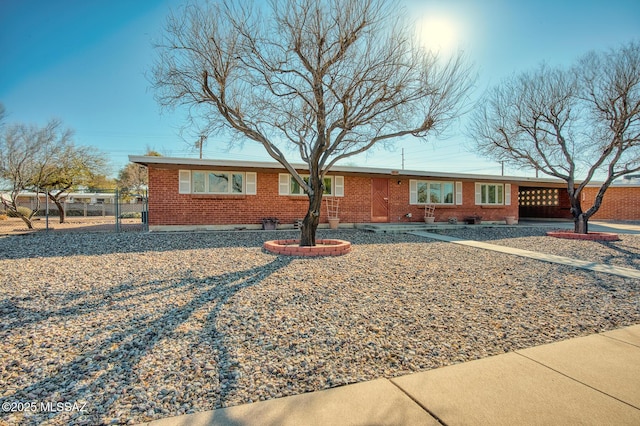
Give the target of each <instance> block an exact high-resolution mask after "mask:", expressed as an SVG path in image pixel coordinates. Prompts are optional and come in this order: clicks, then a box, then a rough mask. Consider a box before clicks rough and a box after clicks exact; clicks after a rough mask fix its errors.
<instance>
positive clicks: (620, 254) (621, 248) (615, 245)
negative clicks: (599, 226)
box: [596, 240, 640, 269]
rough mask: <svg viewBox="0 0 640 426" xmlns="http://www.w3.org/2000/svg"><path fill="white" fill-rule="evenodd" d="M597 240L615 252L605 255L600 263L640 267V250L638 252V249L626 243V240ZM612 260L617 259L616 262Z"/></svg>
mask: <svg viewBox="0 0 640 426" xmlns="http://www.w3.org/2000/svg"><path fill="white" fill-rule="evenodd" d="M596 242H597V243H598V244H600V245H601V246H603V247H606V248H608V249H609V250H611V251H613V252H614V253H615V254H611V255H609V256H606V257H604V258H603V259H602V261H601V262H600V263H604V264H607V265H611V264H617V265H620V264H624V265H628V266H630V267H632V268H634V269H639V268H640V252H638V249H637V248H636V247H633V246H630V245H627V244H625V243H624V240H619V241H596ZM612 261H615V263H612Z"/></svg>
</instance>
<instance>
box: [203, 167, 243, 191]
mask: <svg viewBox="0 0 640 426" xmlns="http://www.w3.org/2000/svg"><path fill="white" fill-rule="evenodd" d="M191 180H192V186H191V188H192V190H193V193H194V194H243V193H244V173H240V172H215V171H199V170H194V171H192V172H191Z"/></svg>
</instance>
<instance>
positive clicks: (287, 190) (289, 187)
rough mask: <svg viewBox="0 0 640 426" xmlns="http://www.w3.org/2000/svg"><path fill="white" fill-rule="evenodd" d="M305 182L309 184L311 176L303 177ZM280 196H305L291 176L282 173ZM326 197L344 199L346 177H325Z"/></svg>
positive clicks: (280, 177)
mask: <svg viewBox="0 0 640 426" xmlns="http://www.w3.org/2000/svg"><path fill="white" fill-rule="evenodd" d="M302 179H304V181H305V182H307V183H308V182H309V176H308V175H307V176H302ZM279 181H280V190H279V194H280V195H305V194H306V193H305V191H304V189H303V188H302V187H301V186H300V184H299V183H298V182H297V181H296V180H295V179H294V178H293V177H292V176H291V175H290V174H286V173H280V176H279ZM323 194H324V195H329V196H335V197H343V196H344V177H343V176H325V177H324V192H323Z"/></svg>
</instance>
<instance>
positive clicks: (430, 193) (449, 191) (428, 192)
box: [414, 180, 455, 204]
mask: <svg viewBox="0 0 640 426" xmlns="http://www.w3.org/2000/svg"><path fill="white" fill-rule="evenodd" d="M415 182H416V183H415V185H416V191H417V199H416V203H414V204H454V202H455V192H454V183H453V182H438V181H428V180H418V181H415Z"/></svg>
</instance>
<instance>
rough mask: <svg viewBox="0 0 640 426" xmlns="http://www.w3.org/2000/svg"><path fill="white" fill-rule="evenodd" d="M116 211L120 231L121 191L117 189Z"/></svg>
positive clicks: (118, 230) (117, 230) (117, 226)
mask: <svg viewBox="0 0 640 426" xmlns="http://www.w3.org/2000/svg"><path fill="white" fill-rule="evenodd" d="M114 201H115V206H114V207H115V213H116V232H120V193H119V192H118V190H117V189H116V192H115V200H114Z"/></svg>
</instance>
